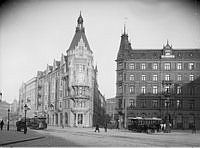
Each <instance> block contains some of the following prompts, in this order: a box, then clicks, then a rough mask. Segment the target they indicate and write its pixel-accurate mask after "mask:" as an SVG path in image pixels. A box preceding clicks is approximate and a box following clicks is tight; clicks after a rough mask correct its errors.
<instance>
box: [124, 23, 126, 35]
mask: <svg viewBox="0 0 200 148" xmlns="http://www.w3.org/2000/svg"><path fill="white" fill-rule="evenodd" d="M124 34H126V24H124Z"/></svg>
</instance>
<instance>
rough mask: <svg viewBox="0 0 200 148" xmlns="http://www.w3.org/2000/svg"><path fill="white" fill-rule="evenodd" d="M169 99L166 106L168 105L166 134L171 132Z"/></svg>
mask: <svg viewBox="0 0 200 148" xmlns="http://www.w3.org/2000/svg"><path fill="white" fill-rule="evenodd" d="M169 103H170V102H169V98H167V100H166V105H167V121H166V132H167V133H169V132H170V125H169Z"/></svg>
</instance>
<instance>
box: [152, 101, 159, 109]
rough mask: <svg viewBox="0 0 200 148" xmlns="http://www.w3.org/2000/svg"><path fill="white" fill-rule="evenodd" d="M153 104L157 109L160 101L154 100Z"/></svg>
mask: <svg viewBox="0 0 200 148" xmlns="http://www.w3.org/2000/svg"><path fill="white" fill-rule="evenodd" d="M152 104H153V108H157V107H158V100H153V101H152Z"/></svg>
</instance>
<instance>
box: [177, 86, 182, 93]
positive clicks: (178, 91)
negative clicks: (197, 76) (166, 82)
mask: <svg viewBox="0 0 200 148" xmlns="http://www.w3.org/2000/svg"><path fill="white" fill-rule="evenodd" d="M177 94H181V86H177Z"/></svg>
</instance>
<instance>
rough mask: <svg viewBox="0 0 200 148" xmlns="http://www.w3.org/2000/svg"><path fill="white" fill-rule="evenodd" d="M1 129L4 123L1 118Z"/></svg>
mask: <svg viewBox="0 0 200 148" xmlns="http://www.w3.org/2000/svg"><path fill="white" fill-rule="evenodd" d="M0 124H1V131H2V129H3V125H4V122H3V120H1V123H0Z"/></svg>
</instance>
